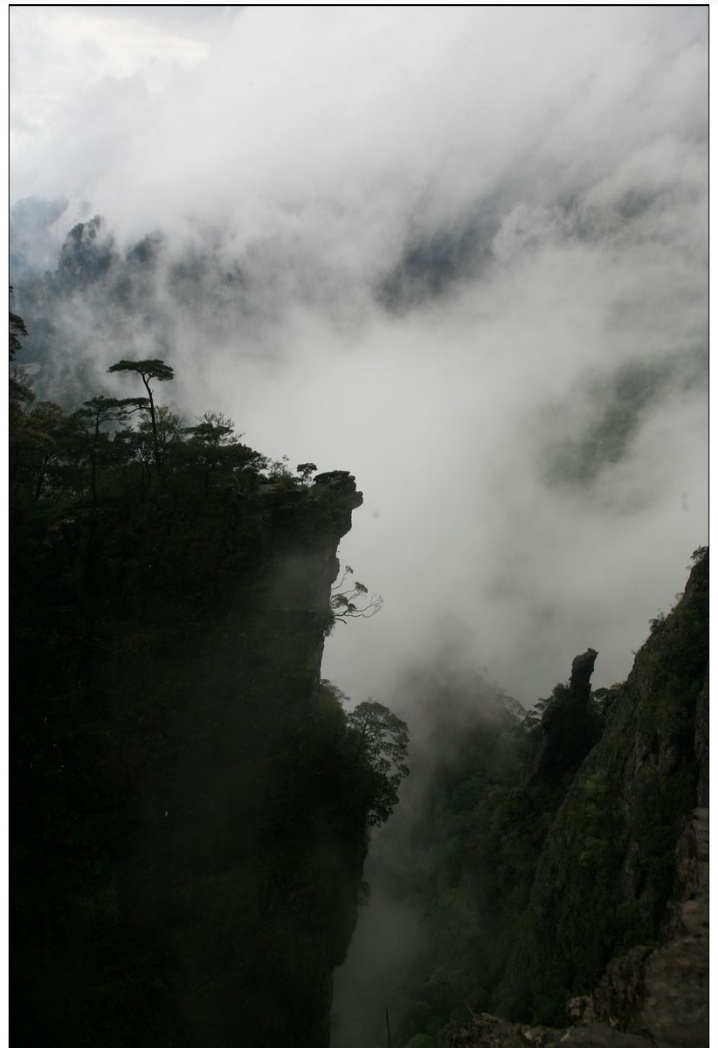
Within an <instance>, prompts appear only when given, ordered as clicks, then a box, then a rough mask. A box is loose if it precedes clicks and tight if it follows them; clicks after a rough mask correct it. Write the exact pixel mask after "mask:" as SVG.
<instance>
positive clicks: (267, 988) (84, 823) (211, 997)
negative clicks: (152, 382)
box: [10, 475, 366, 1048]
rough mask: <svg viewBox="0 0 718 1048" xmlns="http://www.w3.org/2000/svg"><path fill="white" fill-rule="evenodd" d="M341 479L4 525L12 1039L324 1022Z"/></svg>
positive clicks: (342, 774)
mask: <svg viewBox="0 0 718 1048" xmlns="http://www.w3.org/2000/svg"><path fill="white" fill-rule="evenodd" d="M360 503H361V494H360V493H359V492H357V491H356V487H355V484H354V481H353V478H352V477H350V476H348V475H346V476H343V477H342V482H341V483H340V484H339V485H318V486H299V485H294V486H286V487H285V488H283V489H282V488H279V489H278V490H276V491H275V492H273V493H272V494H270V495H269V496H267V497H263V498H254V497H250V498H247V497H240V496H239V495H238V496H237V497H235V496H234V495H233V494H232V493H231V492H225V493H221V494H220V495H218V496H217V497H216V498H212V499H207V500H205V501H204V502H202V503H199V502H198V501H197V500H196V499H194V500H192V501H190V500H187V499H184V500H183V499H181V498H179V497H173V496H171V495H169V494H168V495H166V496H160V497H158V498H157V499H156V500H155V501H154V502H151V503H150V502H146V503H141V504H139V505H138V504H134V505H131V506H129V507H125V508H123V509H121V510H119V509H118V508H115V507H110V508H106V507H100V508H99V509H98V510H93V511H89V510H88V511H82V512H78V513H75V514H74V515H73V517H72V518H68V519H67V520H66V521H65V522H64V524H63V527H61V528H57V529H55V530H54V531H53V532H52V533H48V534H46V535H40V536H39V539H38V541H34V540H33V545H32V547H31V548H30V540H29V539H28V540H27V542H28V550H27V551H26V550H25V549H23V548H21V547H20V546H19V545H18V547H17V556H16V561H15V565H16V566H15V575H14V579H13V593H14V601H15V604H14V609H13V621H14V629H13V639H12V667H13V693H12V702H13V705H12V711H11V734H12V747H11V759H12V790H13V813H14V814H13V827H12V833H11V856H10V858H11V876H12V883H13V890H12V898H11V950H12V956H13V963H12V971H11V996H12V1002H13V1003H12V1019H13V1025H14V1033H15V1039H16V1040H17V1042H18V1043H23V1044H28V1045H30V1044H53V1045H55V1046H57V1048H99V1046H102V1048H112V1046H117V1048H127V1046H128V1045H133V1046H135V1048H169V1046H172V1048H199V1046H202V1048H204V1046H205V1045H210V1046H211V1048H230V1046H232V1048H234V1046H236V1045H237V1044H247V1045H256V1046H260V1045H265V1044H267V1045H268V1044H292V1045H294V1046H296V1048H321V1046H323V1045H328V1043H329V1014H330V1009H331V985H332V970H333V968H334V967H335V966H336V965H337V964H339V963H340V962H341V961H342V959H343V957H344V954H345V953H346V949H347V946H348V943H349V939H350V937H351V933H352V930H353V926H354V922H355V920H356V905H357V894H358V888H359V883H360V880H361V870H362V863H363V859H364V854H365V844H366V842H365V825H364V818H363V813H362V811H361V810H359V808H358V807H357V803H356V801H355V793H356V790H355V789H354V787H353V782H352V778H351V769H350V768H347V767H345V765H344V764H342V757H341V749H340V741H341V735H342V730H343V715H342V713H341V710H340V708H339V707H338V705H337V703H336V700H334V699H333V698H332V696H331V695H329V694H328V693H327V692H326V689H322V687H321V686H320V666H321V658H322V651H323V645H324V639H325V631H326V627H327V621H328V618H329V616H330V605H329V600H330V592H331V584H332V581H333V579H334V578H335V576H336V572H337V568H338V562H337V558H336V550H337V544H338V542H339V540H340V538H341V536H342V535H343V534H345V533H346V532H347V531H348V530H349V528H350V527H351V514H352V510H353V509H354V508H356V507H357V506H358V505H359V504H360Z"/></svg>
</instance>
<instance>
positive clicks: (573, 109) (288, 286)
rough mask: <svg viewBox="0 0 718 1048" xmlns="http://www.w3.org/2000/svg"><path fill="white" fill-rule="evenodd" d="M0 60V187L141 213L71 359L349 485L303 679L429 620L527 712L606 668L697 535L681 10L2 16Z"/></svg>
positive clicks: (361, 673) (84, 307) (413, 644)
mask: <svg viewBox="0 0 718 1048" xmlns="http://www.w3.org/2000/svg"><path fill="white" fill-rule="evenodd" d="M11 60H12V63H11V77H12V79H11V121H12V125H11V150H12V170H11V194H12V199H13V201H14V202H19V201H23V200H25V199H26V198H28V197H39V198H42V199H45V200H51V201H52V200H58V199H62V200H66V201H68V204H67V208H66V209H65V211H64V212H63V213H62V215H61V216H60V217H59V218H57V219H56V220H55V225H54V226H53V227H52V236H54V237H55V241H54V242H55V243H56V242H57V241H58V239H59V237H60V233H61V231H62V233H63V235H64V231H66V230H67V229H68V228H69V226H70V225H71V224H72V222H73V221H76V220H78V219H81V218H84V217H90V216H91V215H93V214H96V213H99V214H101V215H102V216H103V218H104V221H105V226H104V228H105V230H106V231H107V233H108V235H110V234H111V235H112V237H113V238H114V243H115V246H116V249H117V251H118V252H119V253H120V254H123V253H127V252H128V251H130V250H131V249H132V248H133V246H134V245H135V244H136V243H137V241H139V240H140V239H141V238H143V237H145V236H146V235H147V234H152V233H155V232H158V233H159V234H161V235H160V236H159V237H158V241H157V243H158V244H159V245H160V246H159V247H158V248H157V260H156V265H155V266H154V268H153V269H152V271H151V275H150V276H148V277H147V284H146V288H145V292H144V294H145V298H144V300H143V301H144V303H145V304H144V306H143V311H142V312H141V313H139V312H138V313H136V314H135V315H134V317H133V318H131V319H128V315H127V313H126V312H125V313H124V314H122V316H121V317H120V318H119V319H117V316H118V311H117V306H116V303H115V301H114V299H113V300H111V301H110V300H109V299H105V300H102V295H103V294H105V292H104V291H103V290H102V289H101V288H100V289H97V288H96V289H95V290H94V291H93V292H92V293H91V294H90V293H89V292H88V295H87V296H85V297H84V298H83V297H82V296H80V297H79V298H78V297H76V299H75V300H73V303H72V309H69V308H68V309H67V311H66V313H64V314H63V315H62V316H61V317H58V318H56V319H57V323H58V324H59V325H60V327H61V328H62V330H63V331H67V332H71V334H72V338H71V339H68V340H66V342H67V344H68V345H71V346H72V347H74V348H73V349H72V352H73V353H74V354H76V355H79V356H83V359H84V358H87V359H90V360H91V362H92V363H91V365H90V371H91V372H92V374H93V375H94V378H95V380H96V381H97V382H98V383H107V382H108V379H107V378H106V377H105V369H106V367H107V365H108V364H109V363H111V362H112V361H113V360H114V359H118V356H120V355H124V356H129V355H132V353H133V352H136V353H137V354H139V353H142V355H152V356H154V355H159V356H164V357H166V358H167V359H168V361H170V362H171V363H172V364H173V366H174V367H175V368H176V370H177V374H178V381H177V382H176V383H175V384H174V386H175V387H176V388H173V389H172V396H173V397H175V399H176V405H177V406H178V407H179V408H181V409H182V410H184V411H186V412H188V413H192V412H200V411H202V410H204V409H205V408H212V409H215V410H221V411H223V412H225V413H226V414H228V415H229V416H231V417H232V418H233V419H234V420H235V421H236V423H237V428H238V429H239V430H241V431H242V432H243V433H244V434H245V440H247V441H248V442H249V443H251V444H252V445H253V446H255V447H257V448H259V449H260V450H261V451H263V452H266V453H268V454H270V455H272V456H275V457H279V456H280V455H282V454H285V453H286V454H288V455H289V456H290V461H291V462H292V463H293V464H294V463H296V462H302V461H307V460H311V461H314V462H316V463H317V464H318V466H319V468H320V469H332V468H345V469H350V470H351V471H352V472H353V473H355V474H356V476H357V480H358V484H359V486H360V488H362V489H363V491H364V492H365V506H364V508H363V509H361V510H360V511H358V512H357V513H356V514H355V522H354V529H353V531H352V532H351V534H350V535H349V536H348V538H347V539H346V540H345V542H344V544H343V548H342V556H343V557H344V559H345V560H347V561H348V562H349V563H350V564H352V565H353V567H354V569H355V571H356V573H357V577H358V578H360V579H361V581H363V582H365V583H366V584H367V585H369V586H370V588H373V589H376V590H378V591H379V592H380V593H381V594H382V595H383V597H384V601H385V604H384V609H383V610H382V613H381V615H380V616H378V617H376V618H375V619H372V620H370V621H368V622H365V623H357V624H352V625H351V626H349V627H347V628H346V629H342V630H337V635H336V636H335V637H333V638H332V640H331V641H330V642H329V644H328V647H327V658H326V663H325V672H326V674H327V675H328V676H330V677H333V678H334V679H336V680H337V681H338V683H339V684H340V686H341V687H342V688H343V689H344V690H345V691H347V692H348V693H349V694H350V695H352V696H353V697H354V698H356V699H357V700H360V699H362V698H364V697H366V695H367V694H373V695H374V697H376V698H379V699H380V698H381V696H382V694H387V693H389V692H390V690H391V688H392V687H393V686H394V682H395V681H396V680H397V679H398V678H399V676H400V675H401V674H402V672H403V670H404V668H405V667H406V666H407V665H410V664H411V663H412V662H416V659H417V654H418V653H420V652H421V651H422V649H423V647H424V646H425V645H426V643H427V639H428V638H431V637H434V636H435V635H436V633H437V631H439V630H440V629H441V628H442V627H441V623H442V622H446V621H452V619H454V618H455V619H456V620H458V621H460V622H461V623H462V624H463V625H462V630H465V631H467V641H466V643H467V646H468V648H469V649H470V650H471V653H472V658H473V659H474V660H475V664H476V665H477V666H486V667H487V668H488V670H489V672H490V673H491V675H492V676H493V677H494V678H495V679H497V680H498V681H499V682H500V683H501V684H502V685H503V686H504V687H505V688H506V689H507V690H508V691H509V692H512V693H513V694H515V695H516V696H517V697H518V698H519V699H521V700H522V701H524V702H527V703H531V702H533V701H534V700H535V699H536V698H538V697H539V696H540V695H545V694H547V693H548V692H549V691H550V688H551V686H552V685H553V683H555V682H556V680H557V679H559V678H560V677H561V676H562V675H565V674H566V673H567V671H568V667H569V666H570V661H571V658H572V657H573V655H574V654H576V653H577V652H578V651H582V650H585V649H586V648H587V647H588V646H593V647H595V648H597V649H598V651H599V653H600V654H599V660H598V662H597V665H596V675H595V682H596V684H611V683H613V682H614V681H615V680H618V679H621V678H623V677H625V675H626V673H627V671H628V669H629V668H630V664H631V661H632V655H631V649H635V648H637V647H638V646H639V644H640V643H641V641H642V640H643V638H644V636H645V634H646V632H647V620H648V617H649V616H651V615H654V614H655V613H656V612H657V611H658V610H659V609H660V608H663V609H666V608H667V607H669V606H670V604H671V603H672V602H673V599H674V594H675V592H676V591H677V590H679V589H680V588H681V587H682V585H683V581H684V579H685V577H686V574H687V571H686V569H685V566H686V565H687V563H688V557H689V555H690V552H691V550H692V549H694V548H695V547H696V546H698V545H699V544H703V543H705V542H706V541H707V490H706V489H707V484H706V480H707V439H706V434H707V393H706V358H707V334H706V308H707V306H706V303H707V287H706V255H707V238H706V225H707V91H706V87H707V15H706V10H705V9H704V8H691V7H688V8H675V7H673V8H661V7H648V8H646V7H643V8H640V7H638V8H637V7H623V8H622V7H607V8H601V7H594V8H581V7H575V8H570V7H569V8H566V7H563V8H562V7H550V8H546V7H544V8H498V7H488V8H437V7H434V8H396V7H390V8H357V7H352V8H310V7H295V8H242V9H239V8H207V9H205V8H161V9H155V8H129V9H126V8H114V9H111V8H59V9H53V8H22V7H20V8H14V9H13V11H12V13H11ZM16 224H17V223H16ZM37 235H38V237H39V235H40V234H39V233H38V234H37ZM49 235H50V234H46V236H49ZM27 250H30V248H29V247H28V249H27ZM36 254H37V257H38V258H43V259H44V258H45V255H43V253H42V251H40V249H39V247H38V249H37V252H36ZM182 267H184V269H182ZM180 271H182V272H183V273H184V276H183V277H182V278H181V279H180V277H179V276H178V272H180ZM148 273H149V271H148ZM93 295H94V296H95V297H94V298H93V297H92V296H93ZM90 304H91V306H90ZM113 318H115V319H114V320H113ZM118 350H119V351H120V352H118ZM107 388H108V389H109V388H110V386H109V385H108V386H107ZM163 392H164V391H163Z"/></svg>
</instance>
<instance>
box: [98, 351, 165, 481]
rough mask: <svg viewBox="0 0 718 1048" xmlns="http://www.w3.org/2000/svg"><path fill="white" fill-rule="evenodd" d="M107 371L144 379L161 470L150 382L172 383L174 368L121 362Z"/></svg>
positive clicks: (157, 363) (147, 362) (154, 362)
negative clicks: (129, 373) (125, 373)
mask: <svg viewBox="0 0 718 1048" xmlns="http://www.w3.org/2000/svg"><path fill="white" fill-rule="evenodd" d="M107 370H108V371H110V372H116V371H120V372H131V373H132V374H133V375H139V376H140V378H141V379H142V382H143V383H144V387H145V389H146V390H147V398H148V400H149V407H150V419H151V422H152V436H153V441H154V452H155V464H156V465H157V468H158V469H160V468H161V465H162V463H161V458H160V445H159V437H158V433H157V417H156V414H155V401H154V397H153V396H152V387H151V386H150V382H151V381H152V380H156V381H157V382H171V381H172V379H173V378H174V377H175V373H174V368H171V367H170V366H169V364H165V362H164V360H119V361H118V362H117V363H116V364H113V365H112V366H111V367H109V368H108V369H107Z"/></svg>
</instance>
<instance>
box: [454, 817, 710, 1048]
mask: <svg viewBox="0 0 718 1048" xmlns="http://www.w3.org/2000/svg"><path fill="white" fill-rule="evenodd" d="M708 882H709V877H708V810H707V809H706V808H697V809H696V811H695V812H694V813H693V817H692V818H691V820H690V821H689V823H688V826H687V827H686V829H685V831H684V832H683V834H682V835H681V837H680V839H679V841H678V846H677V848H676V879H675V885H674V897H673V899H672V900H671V902H670V904H669V906H668V910H667V913H666V916H665V919H664V921H663V924H662V926H661V930H660V936H659V938H660V942H659V945H658V946H657V947H655V948H653V949H652V948H651V947H650V946H642V945H637V946H634V947H633V948H632V949H631V950H629V951H628V953H626V954H624V955H622V956H621V957H616V958H614V959H613V960H612V961H611V962H610V963H609V964H608V967H607V968H606V972H605V974H604V976H603V978H602V979H601V981H600V983H599V985H598V987H597V988H596V990H595V992H594V994H593V995H592V996H590V997H589V996H583V997H577V998H573V999H572V1000H570V1001H568V1002H567V1014H568V1017H569V1018H570V1019H571V1020H572V1021H573V1022H574V1023H575V1025H573V1026H571V1027H569V1028H568V1029H566V1028H560V1029H556V1028H552V1027H545V1026H529V1025H526V1024H525V1023H512V1022H507V1021H506V1020H505V1019H499V1018H497V1016H494V1015H485V1014H482V1015H476V1016H473V1017H472V1021H471V1023H470V1024H469V1025H468V1026H467V1027H466V1028H465V1029H463V1030H462V1031H460V1032H459V1033H457V1034H456V1036H455V1037H453V1038H452V1041H451V1048H525V1045H526V1044H527V1043H529V1044H534V1045H540V1046H541V1048H558V1046H559V1045H563V1046H565V1048H570V1046H571V1045H575V1046H579V1045H581V1046H583V1048H648V1046H649V1045H653V1046H654V1048H702V1046H707V1045H708V1043H709V1027H708V996H709V982H708V947H709V943H708Z"/></svg>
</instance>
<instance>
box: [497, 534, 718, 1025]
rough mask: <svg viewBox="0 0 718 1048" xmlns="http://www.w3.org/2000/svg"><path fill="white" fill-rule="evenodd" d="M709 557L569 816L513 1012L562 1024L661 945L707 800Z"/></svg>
mask: <svg viewBox="0 0 718 1048" xmlns="http://www.w3.org/2000/svg"><path fill="white" fill-rule="evenodd" d="M707 666H708V558H707V554H706V555H705V556H704V557H702V558H701V560H700V562H699V563H697V564H696V566H695V567H694V568H693V570H692V572H691V575H690V578H689V580H688V584H687V586H686V590H685V593H684V595H683V597H682V598H681V600H680V601H679V603H678V604H677V605H676V607H675V608H674V609H673V611H672V612H671V613H670V614H669V615H668V616H666V617H665V619H662V620H660V621H657V622H656V624H655V626H654V629H653V632H652V633H651V636H650V637H649V638H648V640H647V641H646V643H645V644H644V645H643V647H642V648H641V650H640V651H639V652H638V654H637V655H636V659H635V663H634V666H633V669H632V671H631V673H630V675H629V677H628V680H627V681H626V682H625V684H623V685H621V686H620V688H618V689H617V691H616V695H615V698H614V699H613V702H612V704H611V707H610V709H609V711H608V713H607V716H606V723H605V726H604V731H603V735H602V737H601V739H600V741H599V742H598V743H597V744H596V745H595V746H594V747H593V749H592V750H591V751H590V752H589V753H588V755H587V756H586V758H585V760H584V761H583V763H582V764H581V767H580V768H579V770H578V772H577V774H576V776H575V778H574V780H573V782H572V783H571V785H570V787H569V789H568V792H567V794H566V797H565V800H564V802H563V804H562V805H561V807H560V808H559V810H558V812H557V814H556V816H555V818H554V821H553V823H552V826H551V829H550V830H549V833H548V836H547V838H546V841H545V843H544V847H543V850H542V853H541V856H540V859H539V862H538V865H537V869H536V874H535V878H534V883H533V887H532V890H531V895H530V899H529V904H528V909H527V912H526V914H525V917H524V920H523V922H522V926H521V929H520V932H519V937H518V942H517V945H516V948H515V950H514V954H513V956H512V958H511V960H510V962H509V966H508V970H507V974H506V977H505V981H504V991H505V992H504V1000H505V1001H507V1002H508V1003H507V1007H506V1014H509V1015H515V1016H516V1018H521V1019H528V1020H530V1019H534V1021H544V1022H546V1021H551V1022H554V1023H555V1022H556V1021H557V1020H559V1021H560V1018H561V1014H562V1011H563V1000H564V999H565V998H568V997H571V996H575V995H576V994H586V993H590V992H591V990H592V988H593V987H594V986H595V985H596V983H597V982H598V980H599V978H600V977H601V974H602V973H603V970H604V968H605V966H606V964H607V962H608V961H609V960H610V959H611V958H612V957H614V956H616V955H618V954H620V953H622V952H625V951H626V950H628V949H629V948H631V947H632V946H633V945H635V944H637V943H642V944H646V945H653V944H654V943H655V942H656V941H657V937H658V932H659V927H660V923H661V920H662V917H663V914H664V911H665V907H666V904H667V901H668V899H669V898H670V895H671V890H672V881H673V874H674V852H675V847H676V843H677V841H678V838H679V837H680V835H681V833H682V832H683V829H684V827H685V824H686V820H687V818H688V816H689V815H690V813H691V811H692V810H693V809H694V808H695V807H696V804H697V800H698V792H699V790H700V792H701V796H703V795H704V793H705V781H706V771H705V768H706V754H707V736H706V733H705V729H706V721H707V718H706V716H705V708H704V707H705V688H706V676H707Z"/></svg>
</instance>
